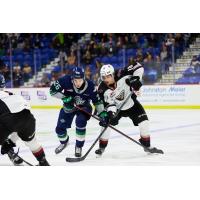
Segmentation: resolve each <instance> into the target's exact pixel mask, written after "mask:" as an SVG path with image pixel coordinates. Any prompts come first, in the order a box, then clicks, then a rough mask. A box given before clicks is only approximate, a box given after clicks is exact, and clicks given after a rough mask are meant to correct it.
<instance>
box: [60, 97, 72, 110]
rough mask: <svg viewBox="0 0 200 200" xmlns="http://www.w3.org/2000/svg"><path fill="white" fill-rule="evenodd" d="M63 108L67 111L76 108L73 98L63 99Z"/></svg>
mask: <svg viewBox="0 0 200 200" xmlns="http://www.w3.org/2000/svg"><path fill="white" fill-rule="evenodd" d="M62 101H63V107H64V109H65V110H66V111H70V110H72V109H73V108H74V98H73V97H72V96H68V97H63V98H62Z"/></svg>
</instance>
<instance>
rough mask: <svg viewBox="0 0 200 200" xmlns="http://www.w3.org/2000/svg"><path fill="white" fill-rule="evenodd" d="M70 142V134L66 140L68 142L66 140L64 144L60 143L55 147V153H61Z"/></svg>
mask: <svg viewBox="0 0 200 200" xmlns="http://www.w3.org/2000/svg"><path fill="white" fill-rule="evenodd" d="M68 142H69V136H68V138H67V140H66V142H65V143H64V144H60V145H59V146H58V147H57V148H56V149H55V153H56V154H59V153H61V152H62V151H63V150H64V149H65V148H66V147H67V145H68Z"/></svg>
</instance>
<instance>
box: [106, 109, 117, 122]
mask: <svg viewBox="0 0 200 200" xmlns="http://www.w3.org/2000/svg"><path fill="white" fill-rule="evenodd" d="M108 117H109V121H110V124H111V125H112V126H116V125H117V124H118V118H117V117H115V112H112V111H109V112H108Z"/></svg>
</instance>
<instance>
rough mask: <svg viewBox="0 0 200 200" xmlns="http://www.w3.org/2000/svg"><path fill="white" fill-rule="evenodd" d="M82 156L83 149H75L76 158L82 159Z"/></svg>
mask: <svg viewBox="0 0 200 200" xmlns="http://www.w3.org/2000/svg"><path fill="white" fill-rule="evenodd" d="M81 155H82V148H81V147H77V146H76V147H75V157H81Z"/></svg>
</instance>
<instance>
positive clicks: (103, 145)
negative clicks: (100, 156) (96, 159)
mask: <svg viewBox="0 0 200 200" xmlns="http://www.w3.org/2000/svg"><path fill="white" fill-rule="evenodd" d="M107 145H108V140H101V139H100V140H99V148H106V147H107Z"/></svg>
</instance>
